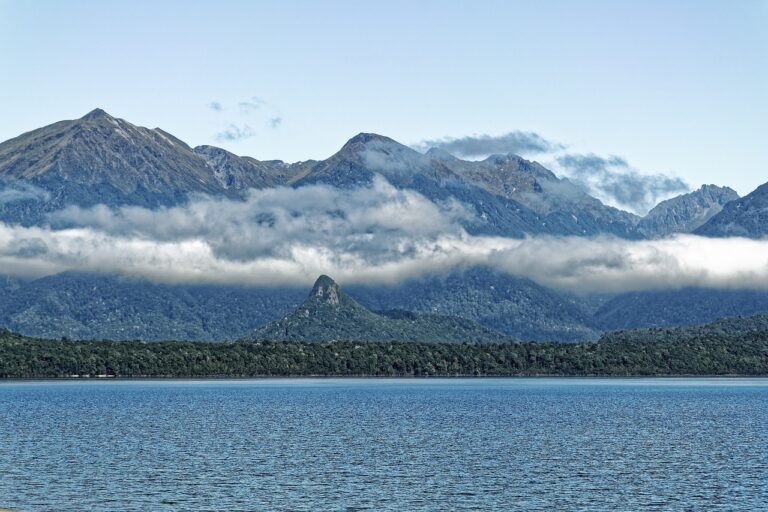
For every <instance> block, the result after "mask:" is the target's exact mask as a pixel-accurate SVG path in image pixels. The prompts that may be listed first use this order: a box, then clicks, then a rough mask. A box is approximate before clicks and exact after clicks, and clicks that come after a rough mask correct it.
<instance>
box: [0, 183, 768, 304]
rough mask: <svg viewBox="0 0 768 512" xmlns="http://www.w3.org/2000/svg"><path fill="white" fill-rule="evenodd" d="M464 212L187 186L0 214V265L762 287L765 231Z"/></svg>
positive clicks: (384, 194) (566, 284)
mask: <svg viewBox="0 0 768 512" xmlns="http://www.w3.org/2000/svg"><path fill="white" fill-rule="evenodd" d="M469 215H471V214H470V213H469V211H468V209H467V208H465V207H464V206H463V205H461V204H459V203H457V202H455V201H449V202H446V203H442V204H436V203H433V202H431V201H429V200H428V199H426V198H424V197H423V196H421V195H419V194H418V193H416V192H413V191H408V190H401V189H397V188H395V187H392V186H391V185H389V184H388V183H387V182H386V181H384V180H383V179H381V178H377V179H375V180H374V182H373V184H372V185H371V186H369V187H363V188H358V189H352V190H341V189H335V188H332V187H328V186H324V185H317V186H307V187H301V188H298V189H293V188H275V189H267V190H254V191H250V193H249V195H248V196H247V198H246V199H245V200H239V201H238V200H230V199H222V198H210V197H206V196H200V197H197V198H195V199H193V200H192V201H191V202H189V203H188V204H187V205H185V206H179V207H174V208H163V209H159V210H149V209H145V208H140V207H123V208H117V209H115V208H108V207H106V206H103V205H101V206H96V207H93V208H88V209H82V208H76V207H69V208H67V209H65V210H62V211H59V212H57V213H55V214H52V215H51V216H50V218H49V221H50V223H49V226H48V227H22V226H10V225H6V224H0V268H2V269H3V272H4V273H5V274H10V275H24V276H41V275H48V274H53V273H57V272H61V271H65V270H76V271H88V272H102V273H109V274H123V275H132V276H141V277H145V278H149V279H152V280H155V281H161V282H171V283H222V284H242V285H252V286H272V285H308V284H311V282H312V281H313V280H314V279H315V278H316V277H317V276H318V275H320V274H324V273H325V274H329V275H331V276H333V277H334V278H336V279H337V280H339V281H340V282H341V283H343V284H352V283H367V284H380V283H396V282H399V281H403V280H407V279H410V278H416V277H421V276H425V275H429V274H434V273H440V272H443V271H448V270H452V269H456V268H462V267H467V266H477V265H484V266H490V267H492V268H495V269H498V270H500V271H502V272H506V273H509V274H512V275H517V276H524V277H528V278H531V279H533V280H534V281H537V282H539V283H541V284H543V285H546V286H550V287H554V288H560V289H567V290H572V291H577V292H621V291H629V290H643V289H663V288H675V287H685V286H704V287H716V288H750V289H764V290H768V240H749V239H741V238H731V239H721V238H718V239H709V238H704V237H698V236H692V235H684V236H682V235H681V236H677V237H673V238H670V239H664V240H650V241H629V240H623V239H616V238H610V237H595V238H579V237H549V236H537V237H529V238H525V239H510V238H503V237H488V236H472V235H469V234H467V232H466V231H465V230H464V229H463V228H462V227H461V223H462V222H463V221H465V220H466V218H467V216H469Z"/></svg>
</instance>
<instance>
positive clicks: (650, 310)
mask: <svg viewBox="0 0 768 512" xmlns="http://www.w3.org/2000/svg"><path fill="white" fill-rule="evenodd" d="M765 312H768V293H766V292H764V291H753V290H715V289H708V288H683V289H681V290H660V291H646V292H629V293H623V294H621V295H617V296H615V297H613V298H611V299H609V300H608V301H606V302H605V303H604V304H602V305H601V306H600V307H599V308H598V309H597V311H595V313H594V316H593V318H592V322H593V324H592V325H594V326H595V327H596V328H598V329H601V330H604V331H612V330H616V329H635V328H641V327H672V326H680V325H695V324H703V323H707V322H712V321H714V320H717V319H719V318H726V317H735V316H746V315H755V314H758V313H765Z"/></svg>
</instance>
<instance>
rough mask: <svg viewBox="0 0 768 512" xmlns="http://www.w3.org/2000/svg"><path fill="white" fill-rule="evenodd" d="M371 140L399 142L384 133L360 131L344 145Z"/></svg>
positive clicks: (365, 142)
mask: <svg viewBox="0 0 768 512" xmlns="http://www.w3.org/2000/svg"><path fill="white" fill-rule="evenodd" d="M371 142H376V143H381V144H397V145H399V143H398V142H396V141H394V140H392V139H390V138H389V137H385V136H383V135H379V134H377V133H365V132H363V133H358V134H357V135H355V136H354V137H352V138H351V139H349V140H348V141H347V143H346V144H344V147H348V146H350V147H351V146H356V145H358V144H362V145H366V144H370V143H371Z"/></svg>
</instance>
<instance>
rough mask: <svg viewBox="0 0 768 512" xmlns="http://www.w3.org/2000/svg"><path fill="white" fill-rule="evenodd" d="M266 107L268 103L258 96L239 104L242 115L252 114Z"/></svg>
mask: <svg viewBox="0 0 768 512" xmlns="http://www.w3.org/2000/svg"><path fill="white" fill-rule="evenodd" d="M264 105H266V102H265V101H264V100H262V99H261V98H258V97H256V96H253V97H251V99H249V100H245V101H241V102H240V103H238V104H237V106H238V107H239V108H240V112H241V113H242V114H250V113H251V112H253V111H254V110H259V109H261V107H263V106H264Z"/></svg>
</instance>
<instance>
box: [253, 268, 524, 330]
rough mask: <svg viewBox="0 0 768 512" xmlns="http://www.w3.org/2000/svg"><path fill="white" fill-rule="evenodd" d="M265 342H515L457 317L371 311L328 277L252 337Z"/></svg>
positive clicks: (400, 311)
mask: <svg viewBox="0 0 768 512" xmlns="http://www.w3.org/2000/svg"><path fill="white" fill-rule="evenodd" d="M248 338H249V339H252V340H262V341H305V342H327V341H359V342H368V341H420V342H450V343H482V342H494V343H502V342H511V341H513V339H512V338H511V337H509V336H506V335H503V334H501V333H497V332H494V331H491V330H490V329H486V328H484V327H481V326H480V325H478V324H477V323H475V322H473V321H471V320H466V319H463V318H458V317H451V316H443V315H425V314H416V313H411V312H409V311H403V310H389V311H379V312H374V311H370V310H368V309H366V308H364V307H363V306H361V305H360V304H358V303H357V302H356V301H355V300H354V299H352V298H351V297H349V296H348V295H347V294H345V293H344V292H342V291H341V289H340V288H339V286H338V285H337V284H336V283H335V282H334V281H333V279H331V278H330V277H328V276H320V277H319V278H318V279H317V281H316V282H315V285H314V286H313V288H312V291H311V292H310V294H309V297H308V298H307V300H305V301H304V303H303V304H302V305H301V306H299V307H298V308H297V309H296V310H295V311H293V312H292V313H289V314H288V315H286V316H284V317H283V318H281V319H280V320H277V321H274V322H270V323H269V324H267V325H265V326H263V327H261V328H259V329H257V330H256V331H255V332H253V333H252V334H250V335H249V336H248Z"/></svg>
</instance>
